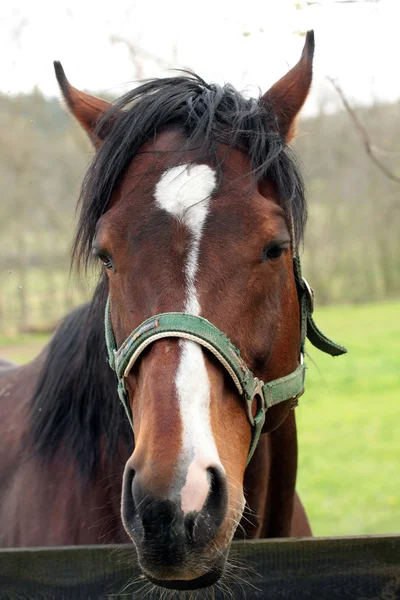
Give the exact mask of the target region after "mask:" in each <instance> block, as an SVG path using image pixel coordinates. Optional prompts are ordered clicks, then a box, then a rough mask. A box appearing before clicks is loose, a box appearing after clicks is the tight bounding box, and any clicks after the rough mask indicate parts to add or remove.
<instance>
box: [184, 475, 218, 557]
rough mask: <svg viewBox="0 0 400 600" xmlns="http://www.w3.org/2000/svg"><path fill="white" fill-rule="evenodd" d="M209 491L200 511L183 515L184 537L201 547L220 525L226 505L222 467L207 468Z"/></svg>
mask: <svg viewBox="0 0 400 600" xmlns="http://www.w3.org/2000/svg"><path fill="white" fill-rule="evenodd" d="M207 477H208V481H209V491H208V496H207V499H206V501H205V504H204V506H203V508H202V509H201V511H200V512H197V511H193V512H190V513H188V514H187V515H186V516H185V532H186V539H187V540H188V542H189V543H190V544H196V546H197V547H201V546H203V545H206V544H208V543H209V541H210V539H212V538H213V537H214V536H215V535H216V533H217V532H218V530H219V528H220V527H221V525H222V523H223V521H224V518H225V515H226V510H227V506H228V486H227V483H226V476H225V473H224V471H223V469H222V468H218V467H210V468H208V469H207Z"/></svg>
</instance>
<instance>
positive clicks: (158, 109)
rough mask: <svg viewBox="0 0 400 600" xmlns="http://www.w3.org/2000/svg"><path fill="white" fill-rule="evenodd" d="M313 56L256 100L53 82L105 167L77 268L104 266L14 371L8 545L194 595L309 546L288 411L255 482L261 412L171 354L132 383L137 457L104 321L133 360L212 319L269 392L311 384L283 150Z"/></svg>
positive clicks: (6, 420) (310, 45)
mask: <svg viewBox="0 0 400 600" xmlns="http://www.w3.org/2000/svg"><path fill="white" fill-rule="evenodd" d="M313 51H314V37H313V33H312V32H309V33H308V34H307V38H306V42H305V47H304V50H303V53H302V56H301V59H300V61H299V62H298V64H297V65H296V66H295V67H294V68H293V69H292V70H290V71H289V72H288V73H287V74H286V75H285V76H284V77H283V78H282V79H280V80H279V81H278V82H277V83H276V84H275V85H274V86H272V88H271V89H270V90H269V91H268V92H267V93H266V94H265V95H264V96H262V97H261V98H259V99H258V100H255V99H245V98H244V97H243V96H242V95H241V94H239V93H238V92H237V91H236V90H235V89H234V88H232V87H231V86H229V85H226V86H224V87H219V86H218V85H208V84H207V83H205V82H204V81H203V80H201V79H200V78H198V77H197V76H194V75H191V74H189V75H188V76H186V75H185V76H183V75H182V76H178V77H172V78H166V79H160V80H152V81H148V82H145V83H144V84H142V85H141V86H140V87H137V88H136V89H135V90H134V91H132V92H130V93H128V94H126V95H125V96H124V97H123V98H122V99H120V100H119V101H117V102H116V103H115V104H113V105H110V104H108V103H107V102H105V101H103V100H100V99H98V98H95V97H93V96H90V95H88V94H86V93H83V92H81V91H78V90H77V89H75V88H74V87H72V86H71V85H70V84H69V82H68V81H67V79H66V77H65V75H64V72H63V70H62V67H61V65H60V64H59V63H55V68H56V74H57V78H58V82H59V84H60V87H61V91H62V94H63V96H64V98H65V100H66V103H67V105H68V106H69V108H70V110H71V112H72V113H73V115H74V116H75V117H76V118H77V119H78V121H79V122H80V123H81V125H82V126H83V127H84V128H85V130H86V131H87V132H88V133H89V135H90V137H91V139H92V140H93V143H94V145H95V147H96V154H95V157H94V160H93V163H92V165H91V167H90V169H89V171H88V173H87V176H86V179H85V182H84V185H83V191H82V196H81V213H80V220H79V225H78V231H77V236H76V240H75V246H74V257H75V259H76V260H77V261H78V262H80V263H84V264H88V263H89V261H90V260H91V258H92V257H93V256H94V257H95V258H96V260H98V261H99V260H100V261H101V263H103V265H102V269H103V271H104V273H103V275H102V277H101V279H100V282H99V285H98V288H97V291H96V293H95V295H94V298H93V301H92V302H91V303H90V304H89V305H86V306H83V307H80V308H78V309H77V310H76V311H75V312H73V313H72V314H70V315H69V316H67V317H66V319H65V320H64V322H63V323H62V324H61V326H60V327H59V329H58V331H57V332H56V334H55V336H54V337H53V339H52V341H51V342H50V344H49V345H48V346H47V347H46V348H45V349H44V351H43V352H42V354H41V355H40V356H38V358H36V359H35V360H34V361H33V362H31V363H30V364H27V365H25V366H21V367H15V366H14V367H13V366H8V367H7V366H5V367H4V368H3V370H2V371H1V379H0V400H1V402H0V411H1V413H0V414H1V416H0V423H1V428H2V434H1V438H0V444H1V450H2V451H1V464H0V486H1V491H0V493H1V507H0V524H1V525H0V545H3V546H32V545H59V544H63V545H65V544H84V543H109V542H124V541H128V540H129V538H131V539H132V540H133V541H134V543H135V546H136V549H137V553H138V558H139V562H140V565H141V567H142V569H143V572H144V574H145V575H146V576H147V577H148V579H150V580H151V581H153V582H155V583H156V584H159V585H161V586H165V587H172V588H177V589H194V588H198V587H202V586H207V585H210V584H212V583H214V582H215V581H217V580H218V579H219V577H220V576H221V574H222V572H223V570H224V565H225V560H226V555H227V553H228V550H229V546H230V543H231V540H232V539H233V537H234V536H236V537H242V536H244V535H245V536H246V537H247V538H257V537H281V536H308V535H311V531H310V527H309V524H308V521H307V518H306V515H305V512H304V510H303V508H302V505H301V503H300V500H299V498H298V496H297V495H296V493H295V483H296V468H297V441H296V425H295V417H294V412H293V411H291V408H292V407H293V399H289V398H285V399H284V400H285V401H282V402H280V403H279V404H277V405H276V406H272V407H271V408H270V409H269V410H268V411H267V413H266V417H265V423H264V425H263V433H264V434H266V435H262V436H261V437H260V440H259V443H258V445H257V447H256V449H255V452H254V454H253V456H252V458H251V461H250V462H249V464H248V465H247V464H246V463H247V457H248V454H249V448H250V444H251V442H252V426H251V424H250V423H249V419H250V422H252V419H253V417H254V415H255V412H256V410H257V406H255V407H254V406H253V405H251V409H250V413H251V414H249V413H248V412H246V410H244V407H243V401H242V398H241V397H240V394H239V393H238V390H237V387H235V385H234V384H233V382H232V380H231V378H230V377H229V376H228V374H227V372H226V370H225V369H224V368H223V367H222V366H221V362H220V360H217V358H216V357H215V356H214V354H213V353H212V352H210V351H208V350H207V349H205V348H204V347H202V346H201V345H199V344H198V343H196V342H195V341H193V340H191V339H177V338H176V337H171V336H170V337H164V338H162V339H158V340H157V341H156V342H155V343H152V344H151V345H149V346H148V347H147V348H146V349H145V350H144V351H143V352H142V353H141V354H140V357H139V358H138V360H137V361H136V362H135V365H134V368H128V369H127V371H126V373H125V377H124V379H123V386H124V390H125V391H124V394H125V396H124V397H126V398H127V403H128V406H127V410H128V412H129V414H131V415H132V418H133V423H134V440H133V436H132V430H131V427H130V425H129V420H128V418H127V417H126V414H125V412H124V409H123V407H122V405H121V403H120V401H119V399H118V394H117V391H116V379H115V375H114V373H113V372H112V370H111V369H110V368H109V366H108V365H107V362H106V343H105V339H104V324H103V319H104V311H105V308H106V303H107V297H108V296H109V307H110V309H109V310H110V313H109V315H110V320H111V321H110V327H111V328H112V335H113V336H115V344H116V347H120V346H121V344H123V342H124V340H125V339H126V338H127V336H129V335H130V334H131V332H132V331H133V330H135V328H137V327H138V326H140V324H141V323H142V322H143V321H145V320H146V319H148V318H149V317H152V316H153V315H157V314H160V313H161V314H163V313H166V312H168V314H169V313H170V312H171V311H175V313H179V314H181V313H185V314H187V313H189V314H191V315H195V316H196V317H199V316H200V315H201V316H202V317H204V318H206V319H207V320H208V321H209V322H211V323H212V324H213V325H214V326H216V327H217V328H219V330H221V331H222V332H224V333H225V334H226V335H227V336H228V338H230V340H231V341H232V342H233V344H235V346H236V347H237V348H239V349H240V353H241V357H242V358H241V360H242V361H243V363H241V364H242V367H243V369H245V368H246V366H247V367H248V368H249V369H251V371H252V372H253V373H254V374H255V375H256V376H257V377H259V378H260V379H262V380H264V381H267V382H269V381H271V380H276V379H278V378H282V377H284V376H287V375H288V374H291V373H292V372H293V371H295V370H296V368H298V366H299V361H300V354H301V350H302V340H301V327H302V325H301V322H300V321H301V319H300V316H301V314H300V313H301V310H300V307H299V297H298V285H299V282H298V281H297V279H296V276H295V270H294V268H293V264H294V263H293V257H294V254H296V253H297V251H298V246H299V243H300V242H301V239H302V234H303V231H304V226H305V222H306V204H305V199H304V192H303V185H302V179H301V175H300V172H299V169H298V166H297V164H296V161H295V159H294V156H293V154H292V153H291V151H290V150H289V149H288V147H287V142H289V141H290V140H291V138H292V137H293V135H294V124H295V119H296V116H297V115H298V113H299V111H300V109H301V107H302V105H303V103H304V101H305V99H306V97H307V94H308V91H309V88H310V85H311V78H312V57H313ZM107 306H108V303H107ZM175 313H174V314H175ZM203 322H204V321H203ZM146 327H147V326H146ZM142 329H143V328H142ZM134 337H135V336H134ZM180 337H181V338H182V337H184V336H183V335H182V336H180ZM244 363H245V364H244ZM245 365H246V366H245ZM297 395H298V394H297ZM123 472H124V476H123V485H122V493H121V491H120V487H121V477H122V475H123ZM121 502H122V519H121V509H120V506H121ZM244 511H245V512H244ZM239 523H240V526H239V527H238V525H239Z"/></svg>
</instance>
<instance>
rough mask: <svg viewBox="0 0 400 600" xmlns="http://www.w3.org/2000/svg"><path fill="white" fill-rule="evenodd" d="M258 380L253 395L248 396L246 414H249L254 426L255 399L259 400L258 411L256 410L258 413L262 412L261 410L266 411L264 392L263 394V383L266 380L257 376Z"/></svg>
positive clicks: (248, 416) (256, 379)
mask: <svg viewBox="0 0 400 600" xmlns="http://www.w3.org/2000/svg"><path fill="white" fill-rule="evenodd" d="M254 379H255V381H256V385H255V387H254V390H253V392H252V395H251V396H250V395H249V396H248V397H247V398H246V414H247V418H248V419H249V421H250V424H251V425H252V426H254V417H253V410H252V408H253V401H254V399H256V400H257V411H256V415H257V414H258V413H259V412H260V410H263V411H264V412H266V411H265V401H264V394H263V385H264V382H263V381H261V380H260V379H258V378H257V377H255V378H254Z"/></svg>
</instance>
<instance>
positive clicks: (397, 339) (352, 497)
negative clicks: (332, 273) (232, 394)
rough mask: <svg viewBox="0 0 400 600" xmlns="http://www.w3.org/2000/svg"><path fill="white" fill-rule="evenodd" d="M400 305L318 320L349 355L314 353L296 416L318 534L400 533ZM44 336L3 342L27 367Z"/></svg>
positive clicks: (350, 310) (1, 349)
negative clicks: (345, 348)
mask: <svg viewBox="0 0 400 600" xmlns="http://www.w3.org/2000/svg"><path fill="white" fill-rule="evenodd" d="M399 317H400V302H387V303H380V304H369V305H361V306H337V307H328V308H318V309H317V311H316V320H317V323H318V325H319V326H320V327H321V328H322V329H323V331H324V332H325V333H326V334H327V335H331V336H332V337H333V338H334V339H335V341H337V342H339V343H342V344H344V345H345V346H347V348H348V350H349V354H347V355H346V356H343V357H338V358H335V359H333V358H331V357H330V356H327V355H324V354H322V353H321V352H318V351H317V350H315V349H314V348H312V347H309V348H308V352H309V357H308V360H307V363H308V366H309V369H308V372H307V383H306V393H305V394H304V396H303V397H302V398H301V400H300V406H299V407H298V408H297V409H296V414H297V423H298V430H299V449H300V464H299V479H298V489H299V492H300V495H301V498H302V500H303V502H304V504H305V506H306V509H307V512H308V514H309V517H310V521H311V525H312V528H313V532H314V534H315V535H354V534H367V533H369V534H377V533H393V532H396V533H398V532H399V531H400V434H399V432H400V402H399V400H400V319H399ZM45 341H46V338H45V337H43V336H33V337H25V338H23V339H18V338H17V339H13V340H10V339H7V338H4V337H3V338H1V337H0V354H1V355H3V356H6V357H7V356H8V357H9V358H12V359H13V360H16V361H19V362H23V361H26V360H29V359H30V358H31V357H33V356H34V355H35V354H36V353H37V352H38V350H39V349H40V347H41V346H42V345H43V344H44V343H45Z"/></svg>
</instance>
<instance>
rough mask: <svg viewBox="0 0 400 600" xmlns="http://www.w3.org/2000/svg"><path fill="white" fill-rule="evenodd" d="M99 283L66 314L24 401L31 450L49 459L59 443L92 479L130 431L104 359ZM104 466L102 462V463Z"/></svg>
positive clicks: (127, 439) (102, 288)
mask: <svg viewBox="0 0 400 600" xmlns="http://www.w3.org/2000/svg"><path fill="white" fill-rule="evenodd" d="M106 297H107V288H106V286H105V285H104V283H103V282H102V283H100V284H99V286H98V289H97V291H96V293H95V295H94V297H93V300H92V302H91V303H89V304H85V305H83V306H80V307H79V308H77V309H75V310H74V311H73V312H72V313H70V314H69V315H67V317H66V318H65V319H64V321H63V322H62V324H61V325H60V327H59V328H58V330H57V332H56V333H55V335H54V337H53V339H52V341H51V342H50V344H49V348H48V355H47V358H46V360H45V364H44V365H43V368H42V371H41V374H40V377H39V380H38V383H37V385H36V389H35V391H34V393H33V396H32V397H31V400H30V412H31V429H30V435H31V439H32V442H33V450H34V452H36V453H38V454H39V455H40V456H41V457H42V459H43V460H44V461H51V459H52V458H53V457H54V455H55V453H56V452H57V451H58V450H60V448H62V451H63V452H66V453H68V452H69V453H70V458H71V459H73V460H74V461H76V463H77V465H78V467H79V469H80V472H81V474H82V475H83V476H84V477H85V478H86V477H87V478H92V477H93V476H94V475H95V474H96V472H97V470H98V468H99V466H100V464H101V463H102V460H104V458H106V459H110V460H114V461H115V458H116V456H117V455H118V450H119V448H120V447H121V441H122V442H125V443H126V444H127V445H128V444H131V445H132V432H131V430H130V425H129V423H128V420H127V418H126V415H125V411H124V409H123V407H122V405H121V402H120V400H119V397H118V394H117V381H116V378H115V374H114V372H113V371H112V370H111V369H110V367H109V365H108V362H107V360H106V357H107V350H106V344H105V338H104V325H103V319H104V307H105V302H106ZM103 465H104V462H103Z"/></svg>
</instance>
